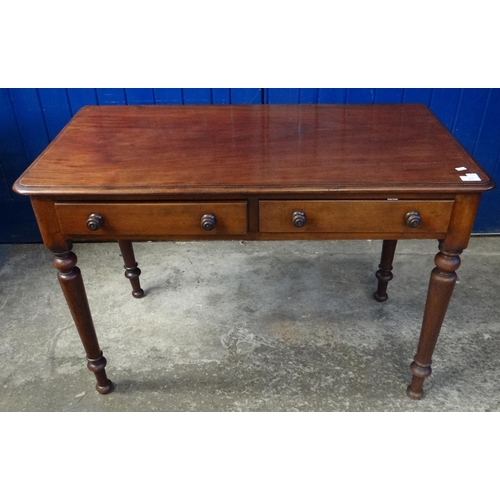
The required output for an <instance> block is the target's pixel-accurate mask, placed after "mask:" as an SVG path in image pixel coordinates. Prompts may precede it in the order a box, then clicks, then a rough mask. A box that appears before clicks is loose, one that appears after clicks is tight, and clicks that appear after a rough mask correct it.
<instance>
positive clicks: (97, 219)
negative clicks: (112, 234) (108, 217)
mask: <svg viewBox="0 0 500 500" xmlns="http://www.w3.org/2000/svg"><path fill="white" fill-rule="evenodd" d="M101 226H102V215H99V214H90V215H89V218H88V219H87V227H88V228H89V229H90V230H91V231H97V230H98V229H100V228H101Z"/></svg>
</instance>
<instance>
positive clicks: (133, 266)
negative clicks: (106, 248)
mask: <svg viewBox="0 0 500 500" xmlns="http://www.w3.org/2000/svg"><path fill="white" fill-rule="evenodd" d="M118 245H120V250H121V252H122V256H123V262H124V263H125V265H124V266H123V267H124V268H125V277H126V278H128V279H129V280H130V283H131V285H132V296H133V297H135V298H136V299H140V298H141V297H144V290H143V289H142V288H141V283H140V281H139V276H140V275H141V270H140V269H139V268H138V267H137V262H136V261H135V255H134V248H133V247H132V242H131V241H130V240H118Z"/></svg>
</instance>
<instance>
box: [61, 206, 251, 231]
mask: <svg viewBox="0 0 500 500" xmlns="http://www.w3.org/2000/svg"><path fill="white" fill-rule="evenodd" d="M55 206H56V212H57V216H58V218H59V223H60V226H61V230H62V232H63V233H64V234H67V235H95V236H98V235H99V236H109V237H110V238H116V237H123V236H150V237H152V238H153V237H155V236H158V237H160V236H169V235H171V236H175V235H186V236H218V235H231V234H235V235H242V234H246V232H247V203H246V201H242V202H227V203H224V202H217V203H210V202H206V203H205V202H204V203H56V205H55ZM92 214H95V217H93V218H91V217H90V216H91V215H92ZM204 216H207V217H205V218H204V223H205V227H206V228H207V229H208V230H204V229H202V226H201V225H202V218H203V217H204ZM211 216H213V217H211ZM89 218H90V219H92V221H90V222H89ZM88 222H89V225H90V227H94V228H95V227H96V226H97V229H95V230H91V229H89V227H88V226H87V223H88ZM212 226H213V227H212ZM211 227H212V228H211ZM210 228H211V229H210Z"/></svg>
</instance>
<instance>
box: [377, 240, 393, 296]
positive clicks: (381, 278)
mask: <svg viewBox="0 0 500 500" xmlns="http://www.w3.org/2000/svg"><path fill="white" fill-rule="evenodd" d="M397 243H398V240H384V242H383V244H382V257H381V259H380V264H379V266H378V271H377V272H376V273H375V276H376V277H377V279H378V288H377V291H376V292H375V293H374V294H373V296H374V297H375V300H378V301H379V302H385V301H386V300H387V297H388V295H387V285H388V284H389V281H391V280H392V272H391V271H392V261H393V260H394V252H395V251H396V245H397Z"/></svg>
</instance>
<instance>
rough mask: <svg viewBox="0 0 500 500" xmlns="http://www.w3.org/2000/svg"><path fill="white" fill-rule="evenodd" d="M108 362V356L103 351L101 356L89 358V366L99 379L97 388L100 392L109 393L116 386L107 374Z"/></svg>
mask: <svg viewBox="0 0 500 500" xmlns="http://www.w3.org/2000/svg"><path fill="white" fill-rule="evenodd" d="M106 363H107V361H106V358H105V357H104V356H103V355H102V352H101V356H100V357H99V358H97V359H90V358H87V367H88V369H89V370H90V371H91V372H93V373H94V375H95V378H96V379H97V384H96V386H95V388H96V391H97V392H98V393H99V394H109V393H110V392H111V391H112V390H113V388H114V386H113V382H111V380H109V378H108V377H107V376H106V371H105V370H104V368H105V367H106Z"/></svg>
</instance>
